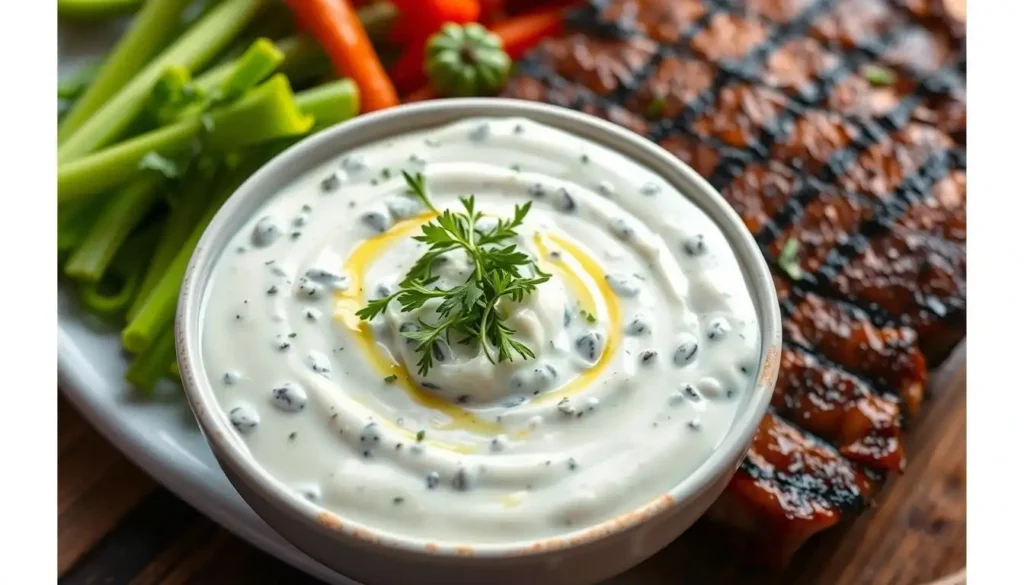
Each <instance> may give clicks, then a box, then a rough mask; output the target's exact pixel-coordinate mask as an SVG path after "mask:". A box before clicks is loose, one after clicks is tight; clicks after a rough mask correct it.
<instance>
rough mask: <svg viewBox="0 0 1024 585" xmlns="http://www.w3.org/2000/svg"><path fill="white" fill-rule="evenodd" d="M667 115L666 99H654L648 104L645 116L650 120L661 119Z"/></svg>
mask: <svg viewBox="0 0 1024 585" xmlns="http://www.w3.org/2000/svg"><path fill="white" fill-rule="evenodd" d="M664 113H665V98H660V97H657V98H654V99H653V100H651V103H649V104H647V111H646V112H645V114H646V115H647V117H648V118H660V117H661V115H662V114H664Z"/></svg>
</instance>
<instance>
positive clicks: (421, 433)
mask: <svg viewBox="0 0 1024 585" xmlns="http://www.w3.org/2000/svg"><path fill="white" fill-rule="evenodd" d="M426 436H427V431H419V432H417V433H416V442H417V443H422V442H423V438H424V437H426Z"/></svg>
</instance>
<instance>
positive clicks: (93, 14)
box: [57, 0, 191, 20]
mask: <svg viewBox="0 0 1024 585" xmlns="http://www.w3.org/2000/svg"><path fill="white" fill-rule="evenodd" d="M187 1H191V0H187ZM142 3H143V0H57V16H60V17H61V18H73V19H76V20H95V19H100V18H110V17H112V16H119V15H121V14H128V13H129V12H132V11H133V10H138V9H139V7H140V6H142ZM146 4H147V8H148V5H151V4H153V2H152V1H150V2H147V3H146Z"/></svg>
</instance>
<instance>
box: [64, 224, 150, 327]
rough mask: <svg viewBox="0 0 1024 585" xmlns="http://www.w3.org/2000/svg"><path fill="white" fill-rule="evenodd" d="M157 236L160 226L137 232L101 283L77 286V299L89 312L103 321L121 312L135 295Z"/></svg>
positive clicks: (118, 254)
mask: <svg viewBox="0 0 1024 585" xmlns="http://www.w3.org/2000/svg"><path fill="white" fill-rule="evenodd" d="M159 235H160V225H159V224H158V225H155V226H152V227H148V228H146V229H144V230H143V231H141V232H139V233H136V234H135V235H133V236H132V237H131V238H130V239H129V240H128V242H127V243H126V244H125V245H124V246H121V249H120V250H118V252H117V255H116V256H115V257H114V261H113V262H112V263H111V265H110V269H109V270H108V271H107V273H106V274H104V276H103V279H102V280H100V281H97V282H82V283H80V285H79V287H78V294H79V300H80V301H81V303H82V305H83V306H84V307H85V308H86V309H87V310H88V311H89V312H90V313H92V314H94V315H96V316H97V317H100V318H104V319H110V318H113V317H117V316H119V315H122V314H123V313H124V311H125V309H127V308H128V305H130V304H131V302H132V301H133V300H134V299H135V296H136V294H137V293H138V290H139V283H140V282H141V280H142V269H143V266H144V265H145V264H146V262H147V261H148V260H149V258H150V255H151V254H150V253H151V252H152V250H153V247H154V246H155V245H156V242H157V237H158V236H159Z"/></svg>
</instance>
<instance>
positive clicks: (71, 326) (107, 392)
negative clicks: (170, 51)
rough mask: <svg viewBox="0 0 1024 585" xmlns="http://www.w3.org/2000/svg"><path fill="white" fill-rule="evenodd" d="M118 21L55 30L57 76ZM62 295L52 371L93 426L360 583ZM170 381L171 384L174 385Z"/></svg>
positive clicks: (266, 535) (181, 491)
mask: <svg viewBox="0 0 1024 585" xmlns="http://www.w3.org/2000/svg"><path fill="white" fill-rule="evenodd" d="M119 28H120V27H119V26H116V25H114V26H109V27H101V28H96V27H83V28H79V29H74V28H71V27H67V26H63V25H62V26H60V27H59V28H58V34H57V40H58V51H59V66H58V69H59V74H60V75H61V76H63V75H65V74H67V73H68V72H69V71H71V70H73V69H74V68H75V67H78V66H80V65H81V64H83V63H84V62H86V61H89V60H90V59H92V58H94V57H96V56H97V55H99V54H101V52H102V51H104V50H105V49H106V47H109V46H110V43H111V42H113V40H114V39H116V38H117V36H116V35H117V33H118V30H119ZM74 305H75V303H74V302H73V298H72V296H71V295H70V294H69V293H68V291H67V290H65V289H62V290H60V293H59V303H58V317H57V319H58V321H57V323H58V328H59V336H58V339H59V341H58V346H57V369H58V379H59V385H60V389H61V391H63V392H64V395H65V396H66V397H67V398H68V399H70V400H71V402H72V403H74V405H75V406H76V407H77V408H78V410H79V411H81V413H82V414H83V415H85V417H86V418H87V419H88V420H89V422H90V423H91V424H92V425H93V426H94V427H96V429H97V430H98V431H99V432H100V433H101V434H102V435H103V436H104V437H106V438H107V440H108V441H110V442H111V443H113V444H114V446H115V447H117V448H118V449H119V450H120V451H121V452H122V453H124V454H125V455H126V456H127V457H128V458H129V459H131V460H132V462H133V463H135V464H136V465H138V466H139V467H141V468H142V469H144V470H145V471H146V472H147V473H148V474H149V475H151V476H152V477H153V478H154V479H155V480H156V481H158V482H159V483H161V484H163V485H164V487H166V488H167V489H169V490H171V491H172V492H174V493H175V494H177V495H178V497H180V498H181V499H183V500H185V501H186V502H188V503H189V504H190V505H191V506H192V507H193V508H195V509H197V510H199V511H200V512H202V513H203V514H205V515H206V516H208V517H209V518H210V519H212V520H213V521H214V522H217V523H218V524H220V525H221V526H223V527H224V528H226V529H228V530H230V531H231V532H233V533H235V534H236V535H237V536H239V537H240V538H243V539H245V540H247V541H249V542H250V543H252V544H253V545H254V546H256V547H258V548H260V549H262V550H263V551H265V552H267V553H269V554H272V555H274V556H275V557H277V558H279V559H281V560H283V561H285V562H286V563H289V564H290V565H292V566H294V567H296V568H298V569H300V570H302V571H305V572H306V573H309V574H310V575H313V576H314V577H316V578H318V579H321V580H323V581H326V582H327V583H331V584H337V585H358V584H357V583H356V582H355V581H352V580H351V579H348V578H347V577H344V576H342V575H339V574H338V573H335V572H334V571H332V570H331V569H328V568H327V567H324V566H323V565H321V564H320V563H318V562H316V561H314V560H313V559H311V558H309V557H307V556H306V555H305V554H303V553H302V552H300V551H299V550H298V549H296V548H295V547H293V546H292V545H290V544H288V543H287V542H286V541H285V540H284V539H283V538H281V537H280V536H279V535H278V534H277V533H276V532H274V531H273V530H272V529H271V528H270V527H269V526H267V525H266V524H265V523H264V522H263V521H262V520H261V519H260V518H259V517H258V516H257V515H256V513H255V512H253V511H252V509H251V508H249V506H248V505H246V503H245V502H244V501H243V500H242V497H241V496H239V495H238V493H237V492H236V491H235V489H234V488H233V487H232V486H231V484H230V483H229V482H228V479H227V477H225V475H224V473H223V472H222V471H221V469H220V467H219V466H218V465H217V461H216V460H215V459H214V457H213V452H211V451H210V448H209V447H208V446H207V445H206V441H205V440H204V439H203V436H202V434H201V433H200V431H199V427H198V426H197V425H196V422H195V419H194V418H193V417H192V412H191V411H190V410H189V408H188V405H187V403H186V402H185V397H184V394H182V393H181V390H180V389H178V388H176V387H172V388H169V389H164V390H163V392H161V393H160V394H159V396H158V397H157V398H156V399H151V400H140V399H137V398H135V396H134V395H133V393H132V391H131V389H130V388H129V386H128V384H127V383H126V382H125V381H124V373H125V370H126V369H127V367H128V362H127V360H126V358H125V356H124V354H123V353H122V351H121V343H120V338H119V335H118V331H116V330H114V329H112V328H110V327H106V328H104V327H102V326H100V325H98V324H93V323H91V322H89V320H88V319H87V318H86V316H84V315H83V314H82V313H81V312H80V311H77V310H76V308H75V306H74ZM171 386H173V385H171Z"/></svg>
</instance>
